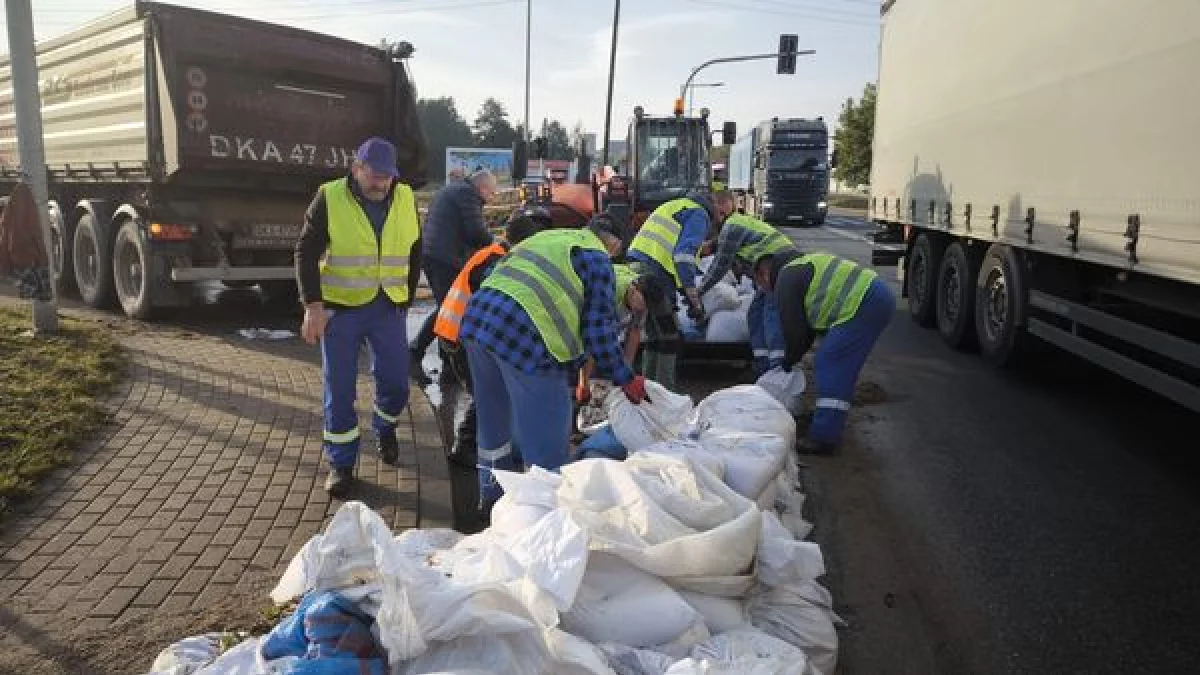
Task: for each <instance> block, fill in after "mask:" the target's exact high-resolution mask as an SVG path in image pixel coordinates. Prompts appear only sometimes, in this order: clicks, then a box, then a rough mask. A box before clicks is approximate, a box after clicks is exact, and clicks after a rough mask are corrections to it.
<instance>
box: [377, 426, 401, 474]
mask: <svg viewBox="0 0 1200 675" xmlns="http://www.w3.org/2000/svg"><path fill="white" fill-rule="evenodd" d="M379 459H382V460H383V463H384V464H390V465H392V466H396V465H397V464H399V462H400V441H399V440H397V438H396V432H394V431H393V432H391V433H390V434H387V433H385V434H380V436H379Z"/></svg>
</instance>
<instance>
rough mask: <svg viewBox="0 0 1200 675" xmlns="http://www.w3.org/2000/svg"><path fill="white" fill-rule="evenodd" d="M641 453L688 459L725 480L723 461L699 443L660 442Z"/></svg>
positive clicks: (681, 441) (675, 440)
mask: <svg viewBox="0 0 1200 675" xmlns="http://www.w3.org/2000/svg"><path fill="white" fill-rule="evenodd" d="M641 452H642V453H643V454H659V455H669V456H671V457H688V458H691V460H692V461H693V462H696V463H697V464H699V465H700V466H703V467H704V468H705V469H708V470H709V471H711V472H712V474H713V475H714V476H716V477H717V478H720V479H722V480H724V478H725V460H724V459H722V458H721V457H720V456H718V455H716V454H715V453H712V452H709V451H708V449H707V448H705V447H704V446H703V445H701V444H700V441H692V440H687V439H672V440H669V441H660V442H658V443H655V444H654V445H648V446H646V447H645V448H643V449H642V450H641Z"/></svg>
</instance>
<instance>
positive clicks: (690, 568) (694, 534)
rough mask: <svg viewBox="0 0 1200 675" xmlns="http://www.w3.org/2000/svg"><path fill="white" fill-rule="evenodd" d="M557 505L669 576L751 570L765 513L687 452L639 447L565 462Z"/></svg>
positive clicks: (594, 536) (617, 548) (600, 541)
mask: <svg viewBox="0 0 1200 675" xmlns="http://www.w3.org/2000/svg"><path fill="white" fill-rule="evenodd" d="M562 477H563V483H562V486H561V487H560V488H559V491H558V499H559V504H560V506H562V507H564V508H566V509H568V510H569V511H570V512H571V514H572V516H573V517H574V518H575V519H576V521H577V522H579V524H580V525H582V526H583V528H584V529H585V530H587V531H588V533H589V534H590V535H591V541H592V548H593V550H603V551H608V552H611V553H615V554H617V555H619V556H621V557H622V558H624V559H626V560H628V561H629V562H631V563H633V564H634V565H636V566H638V567H640V568H642V569H643V570H646V571H647V572H650V573H651V574H653V575H655V576H658V577H662V578H663V579H665V580H668V581H670V580H672V579H675V578H679V577H720V576H735V575H742V574H747V573H749V569H750V568H749V565H750V563H751V562H752V560H753V559H754V555H755V552H756V551H757V547H758V536H759V530H760V528H761V522H760V520H761V519H760V513H761V512H760V511H759V510H758V509H757V508H756V507H755V506H754V503H753V502H751V501H750V500H748V499H746V498H745V497H743V496H741V495H739V494H737V493H736V492H734V491H733V490H732V489H730V488H729V487H728V486H727V485H725V483H723V482H722V481H721V480H720V479H719V478H717V477H716V476H715V475H714V474H713V473H712V472H710V471H708V470H707V469H705V468H704V467H703V466H702V465H700V464H699V463H697V462H696V461H695V460H692V459H690V458H687V457H669V456H666V455H661V454H648V453H635V454H633V455H631V456H630V457H629V459H627V460H625V461H624V462H612V461H604V460H582V461H579V462H574V463H572V464H569V465H567V466H564V467H563V468H562Z"/></svg>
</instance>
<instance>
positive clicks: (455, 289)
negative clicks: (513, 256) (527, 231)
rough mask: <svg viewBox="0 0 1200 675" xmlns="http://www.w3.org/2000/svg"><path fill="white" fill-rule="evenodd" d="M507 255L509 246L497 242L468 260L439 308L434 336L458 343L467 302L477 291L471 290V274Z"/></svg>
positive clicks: (485, 247)
mask: <svg viewBox="0 0 1200 675" xmlns="http://www.w3.org/2000/svg"><path fill="white" fill-rule="evenodd" d="M505 253H508V244H507V243H505V242H500V241H495V242H492V243H491V244H488V245H487V246H484V247H483V248H481V249H479V250H478V251H476V252H475V254H474V255H472V256H471V257H470V258H468V259H467V262H466V264H465V265H463V268H462V271H461V272H459V273H458V276H457V277H455V278H454V284H452V285H451V286H450V291H449V292H448V293H446V299H445V300H443V301H442V306H441V307H439V308H438V313H437V319H436V320H435V321H434V322H433V334H434V335H436V336H438V337H440V338H442V339H443V340H447V341H449V342H453V343H455V344H457V343H458V333H459V331H460V330H462V318H463V315H464V314H466V313H467V301H468V300H470V299H471V294H472V293H474V292H475V289H474V288H471V274H472V273H473V272H474V271H475V270H476V269H477V268H478V267H479V266H480V265H486V264H487V263H488V261H490V260H492V259H493V258H498V257H500V256H503V255H504V254H505Z"/></svg>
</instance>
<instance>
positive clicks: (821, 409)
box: [808, 279, 896, 445]
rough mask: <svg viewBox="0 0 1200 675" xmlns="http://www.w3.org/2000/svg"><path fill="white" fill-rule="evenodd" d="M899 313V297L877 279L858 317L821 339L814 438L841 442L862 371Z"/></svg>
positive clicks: (816, 367)
mask: <svg viewBox="0 0 1200 675" xmlns="http://www.w3.org/2000/svg"><path fill="white" fill-rule="evenodd" d="M895 313H896V296H895V295H894V294H893V293H892V290H891V289H890V288H888V286H887V284H886V283H885V282H884V281H883V280H882V279H876V280H875V281H874V282H873V283H872V284H871V286H870V288H868V289H867V294H866V296H865V297H864V298H863V301H862V304H861V305H860V306H859V308H858V312H857V313H855V315H854V318H852V319H850V320H849V321H846V322H845V323H841V324H838V325H836V326H834V327H833V328H830V329H829V331H828V332H827V333H826V334H825V336H824V337H823V338H821V344H820V346H819V347H818V348H817V353H816V358H815V363H814V370H815V371H816V372H815V375H816V380H817V405H816V410H814V411H813V418H812V423H810V424H809V426H808V437H809V438H810V439H811V440H813V441H817V442H819V443H830V444H834V445H836V444H838V443H840V442H841V440H842V432H843V431H844V430H845V427H846V418H847V416H848V415H849V414H850V404H851V403H852V402H853V401H854V387H855V385H856V384H857V383H858V374H859V372H861V371H862V367H863V364H865V363H866V362H867V356H868V355H869V354H870V353H871V348H872V347H874V346H875V341H876V340H877V339H879V336H880V335H881V334H882V333H883V330H884V328H887V325H888V322H890V321H891V320H892V316H893V315H894V314H895Z"/></svg>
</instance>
